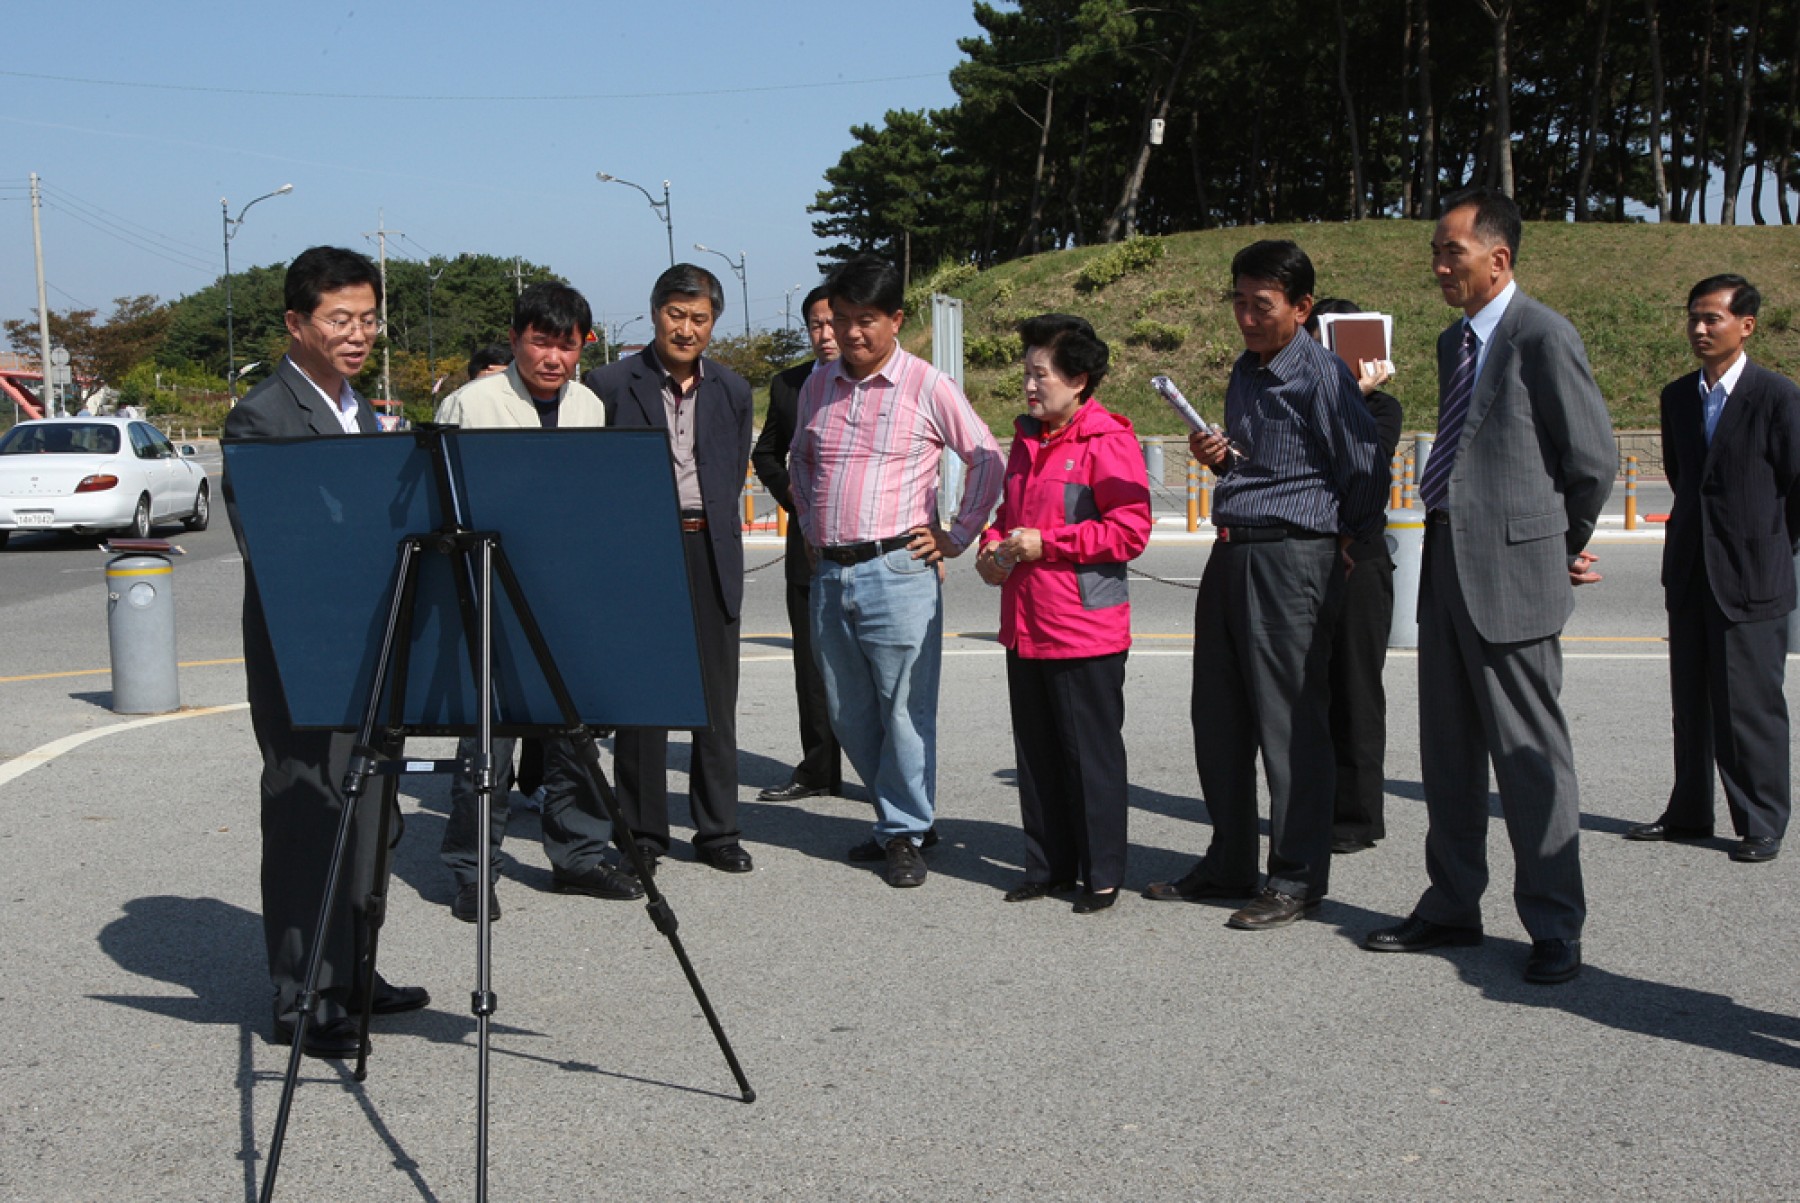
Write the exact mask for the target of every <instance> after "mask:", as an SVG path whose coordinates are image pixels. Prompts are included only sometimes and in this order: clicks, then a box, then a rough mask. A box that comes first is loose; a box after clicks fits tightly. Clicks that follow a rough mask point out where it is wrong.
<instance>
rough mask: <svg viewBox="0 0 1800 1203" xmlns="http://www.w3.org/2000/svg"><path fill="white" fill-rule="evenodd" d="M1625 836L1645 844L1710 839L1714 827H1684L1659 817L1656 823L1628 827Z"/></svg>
mask: <svg viewBox="0 0 1800 1203" xmlns="http://www.w3.org/2000/svg"><path fill="white" fill-rule="evenodd" d="M1625 838H1626V839H1628V840H1637V841H1638V842H1639V843H1643V844H1655V843H1660V842H1662V841H1663V840H1710V839H1712V828H1710V827H1683V826H1682V825H1681V824H1679V823H1665V822H1663V821H1662V820H1661V819H1658V820H1656V822H1654V823H1639V824H1638V825H1637V826H1636V827H1627V828H1626V829H1625Z"/></svg>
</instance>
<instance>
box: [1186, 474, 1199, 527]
mask: <svg viewBox="0 0 1800 1203" xmlns="http://www.w3.org/2000/svg"><path fill="white" fill-rule="evenodd" d="M1187 528H1188V534H1190V535H1191V534H1193V533H1194V532H1195V531H1197V530H1199V529H1200V461H1199V460H1197V459H1195V458H1194V457H1193V456H1191V455H1190V456H1188V462H1187Z"/></svg>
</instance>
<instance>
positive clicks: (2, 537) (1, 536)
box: [0, 530, 12, 547]
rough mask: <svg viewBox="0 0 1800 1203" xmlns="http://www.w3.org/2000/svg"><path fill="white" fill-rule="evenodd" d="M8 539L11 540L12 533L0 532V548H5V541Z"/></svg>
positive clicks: (7, 531)
mask: <svg viewBox="0 0 1800 1203" xmlns="http://www.w3.org/2000/svg"><path fill="white" fill-rule="evenodd" d="M10 538H12V532H11V531H9V530H0V547H5V546H6V541H7V540H8V539H10Z"/></svg>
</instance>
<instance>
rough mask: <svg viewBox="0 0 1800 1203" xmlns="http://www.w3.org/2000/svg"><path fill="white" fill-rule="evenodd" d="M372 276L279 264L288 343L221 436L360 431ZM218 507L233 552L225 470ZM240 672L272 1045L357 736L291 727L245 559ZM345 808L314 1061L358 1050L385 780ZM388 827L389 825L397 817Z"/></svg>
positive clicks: (287, 1016) (341, 267) (384, 998)
mask: <svg viewBox="0 0 1800 1203" xmlns="http://www.w3.org/2000/svg"><path fill="white" fill-rule="evenodd" d="M380 290H381V276H380V274H379V273H378V272H377V271H376V269H375V265H374V264H373V263H370V262H369V260H368V259H367V258H366V257H364V256H362V255H359V254H357V253H356V252H354V251H347V250H341V249H339V248H336V247H313V248H312V249H311V250H308V251H305V252H303V253H302V254H301V255H300V257H299V258H297V259H295V260H294V262H293V263H292V264H291V265H290V266H289V267H288V271H287V281H286V285H285V304H286V306H287V315H286V319H285V320H286V323H287V331H288V350H287V356H286V357H285V358H284V359H283V360H282V361H281V364H280V366H279V367H277V368H276V370H275V372H274V374H273V375H271V376H270V377H269V378H268V379H266V380H264V381H263V382H262V383H261V384H259V385H257V386H256V387H255V388H253V389H251V390H250V392H249V394H248V395H247V396H245V398H244V399H243V400H242V401H240V402H239V403H238V405H237V407H236V408H234V409H233V410H232V411H231V415H230V416H229V417H228V418H226V419H225V437H226V438H228V439H264V438H312V437H315V436H320V435H344V434H372V433H374V431H375V429H376V424H375V414H374V412H373V411H372V410H371V409H370V407H369V405H368V403H367V402H365V401H364V400H363V399H362V398H361V397H359V396H358V395H357V393H356V390H355V389H353V388H351V387H350V379H351V377H353V376H355V375H356V373H358V372H360V371H361V370H362V368H363V364H364V363H365V362H366V361H367V360H368V357H369V352H370V351H371V350H372V349H373V348H374V345H375V340H376V338H377V337H378V336H379V335H380V334H381V320H380V304H381V298H380ZM224 492H225V503H226V512H227V513H228V514H229V515H230V517H231V526H232V530H233V532H234V533H235V534H236V535H237V539H238V549H239V550H240V551H242V550H243V549H244V535H243V529H242V527H241V526H240V525H239V522H238V515H237V508H236V505H235V502H234V497H233V494H232V487H231V478H230V476H227V477H226V478H225V488H224ZM244 676H245V679H246V683H247V685H248V689H249V697H250V725H251V727H252V728H253V729H254V730H255V732H256V743H257V746H258V748H260V749H261V751H262V758H263V771H262V907H263V934H264V937H265V939H266V941H267V943H268V953H269V978H270V981H271V982H272V983H273V985H274V987H275V1039H276V1042H277V1043H280V1044H292V1043H293V1039H294V1028H295V1024H296V1022H297V1019H298V1006H297V1004H298V1000H299V994H300V989H301V986H302V985H303V984H304V982H305V977H306V963H307V959H308V953H309V951H310V950H309V949H308V947H307V944H308V942H309V941H310V939H311V938H312V933H313V929H314V925H315V923H316V922H317V920H318V915H319V907H320V904H321V902H322V901H323V899H324V893H325V876H326V873H327V871H328V870H329V868H330V865H331V856H332V848H333V845H334V843H335V841H336V835H337V828H338V821H339V816H340V815H342V814H343V808H344V795H343V781H344V774H345V771H346V769H347V768H348V766H349V762H350V753H351V750H352V747H353V745H354V744H355V742H356V737H355V735H354V734H351V733H347V732H338V731H296V730H294V729H293V727H292V725H291V724H290V723H289V721H288V713H287V700H286V697H285V696H284V695H283V693H282V689H281V680H280V677H279V676H278V675H277V673H276V667H275V654H274V651H273V649H272V648H271V646H270V643H269V632H268V627H267V624H266V623H265V622H264V619H263V609H262V599H261V596H260V595H259V594H258V592H257V589H256V575H255V571H254V570H253V569H252V568H251V565H250V560H249V557H248V556H247V555H246V556H245V558H244ZM378 780H379V781H380V782H381V784H380V785H379V786H377V785H375V784H374V783H373V782H372V783H371V789H370V791H369V793H367V794H365V795H364V797H363V800H362V804H361V805H359V806H358V807H357V809H356V821H355V824H354V825H353V827H352V830H351V832H350V845H349V848H348V850H347V856H348V858H349V859H348V862H347V864H346V865H345V870H346V873H347V877H346V879H345V880H344V881H343V883H342V884H341V885H340V887H339V890H338V900H337V905H336V906H335V907H334V908H333V910H332V913H331V915H330V916H329V919H328V923H327V927H326V932H325V950H324V954H323V958H322V960H321V963H320V968H319V981H318V988H319V993H320V1001H319V1006H318V1010H317V1011H316V1012H315V1013H314V1014H313V1016H312V1018H311V1019H310V1020H309V1021H308V1024H307V1032H306V1044H305V1046H304V1049H303V1051H304V1052H306V1053H307V1054H308V1055H309V1056H316V1057H351V1056H355V1055H356V1053H357V1025H356V1021H355V1020H354V1019H352V1018H351V1015H350V1011H351V1007H352V1005H353V1003H354V1002H355V1000H356V996H357V991H356V987H357V986H358V985H360V981H359V969H360V966H361V963H362V959H363V957H364V956H365V955H366V949H367V947H368V945H367V941H368V938H369V929H368V923H367V918H366V915H367V912H368V910H369V905H370V900H371V899H372V898H374V897H379V896H382V895H385V894H386V892H387V882H386V880H381V881H377V880H376V876H377V874H376V869H375V866H376V862H377V860H378V859H379V858H378V856H377V852H378V848H377V844H378V839H379V837H378V833H379V829H380V822H381V812H382V810H383V808H388V809H390V810H391V811H396V812H397V810H398V807H397V803H396V794H395V788H394V787H395V785H396V784H397V782H396V779H395V778H393V777H384V778H380V779H378ZM394 830H395V831H398V830H399V827H398V823H397V821H396V823H395V826H394ZM430 1001H431V999H430V996H429V995H427V994H426V992H425V991H424V990H423V989H420V988H419V987H416V986H390V985H388V984H387V983H386V982H385V981H382V980H381V979H380V978H379V977H377V978H376V979H375V994H374V1002H373V1009H374V1012H375V1013H376V1014H378V1015H381V1014H389V1013H392V1012H396V1011H410V1010H414V1009H417V1008H419V1007H423V1006H425V1005H426V1004H427V1003H428V1002H430Z"/></svg>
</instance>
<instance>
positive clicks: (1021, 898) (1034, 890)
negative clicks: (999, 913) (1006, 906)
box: [1006, 881, 1075, 902]
mask: <svg viewBox="0 0 1800 1203" xmlns="http://www.w3.org/2000/svg"><path fill="white" fill-rule="evenodd" d="M1074 888H1075V883H1074V882H1072V881H1028V882H1025V883H1024V884H1022V885H1016V886H1014V887H1013V888H1012V889H1010V890H1008V891H1006V901H1008V902H1030V901H1031V900H1032V899H1034V898H1044V897H1047V896H1049V895H1051V894H1066V893H1068V892H1069V891H1070V890H1072V889H1074Z"/></svg>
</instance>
